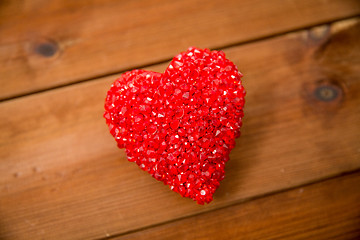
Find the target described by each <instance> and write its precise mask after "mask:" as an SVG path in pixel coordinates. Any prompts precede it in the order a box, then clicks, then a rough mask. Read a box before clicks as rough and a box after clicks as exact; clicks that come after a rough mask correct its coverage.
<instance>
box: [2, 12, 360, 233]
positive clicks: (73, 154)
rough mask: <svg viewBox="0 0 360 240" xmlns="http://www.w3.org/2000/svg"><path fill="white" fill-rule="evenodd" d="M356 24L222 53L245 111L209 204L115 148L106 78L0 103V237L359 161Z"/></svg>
mask: <svg viewBox="0 0 360 240" xmlns="http://www.w3.org/2000/svg"><path fill="white" fill-rule="evenodd" d="M359 29H360V28H359V21H358V19H351V20H346V21H341V22H338V23H336V24H333V25H332V26H328V25H322V26H319V27H317V28H314V29H309V30H304V31H299V32H295V33H291V34H287V35H283V36H278V37H275V38H272V39H266V40H263V41H258V42H253V43H250V44H246V45H239V46H234V47H231V48H227V49H225V50H224V51H225V53H226V54H227V56H228V58H230V59H231V60H233V61H234V62H235V64H236V65H238V66H239V68H240V70H241V71H242V72H243V73H244V74H245V78H244V85H245V87H246V89H247V91H248V95H247V98H246V100H247V105H246V111H245V114H246V117H245V119H244V127H243V131H242V132H243V135H242V137H241V138H240V139H239V140H238V141H237V147H236V148H235V149H234V150H233V151H232V153H231V161H229V163H228V165H227V175H226V179H225V180H224V181H223V182H222V184H221V187H220V188H219V190H218V191H217V193H216V194H215V200H214V202H213V203H211V204H209V205H207V206H198V205H196V204H195V203H194V202H193V201H191V200H189V199H184V198H181V197H180V196H179V195H178V194H176V193H173V192H171V191H170V190H169V189H168V187H167V186H164V185H162V184H161V183H159V182H157V181H156V180H154V179H152V178H151V177H150V176H149V175H148V174H147V173H145V172H143V171H140V170H139V169H138V167H137V166H136V165H135V164H132V163H129V162H127V160H126V158H125V154H124V151H123V150H119V149H117V148H116V144H115V142H114V140H113V139H112V137H111V136H110V134H109V133H108V130H107V127H106V125H105V121H104V120H103V119H102V112H103V100H104V97H105V93H106V90H107V89H108V87H109V86H110V84H111V82H112V81H113V80H114V79H115V77H116V76H108V77H104V78H101V79H97V80H94V81H89V82H85V83H80V84H75V85H71V86H68V87H63V88H59V89H54V90H51V91H46V92H43V93H38V94H33V95H30V96H26V97H21V98H17V99H13V100H9V101H5V102H2V103H1V104H0V113H1V119H2V120H1V123H0V173H1V174H0V236H1V238H4V239H56V238H57V239H89V238H102V237H107V236H113V235H119V234H125V233H127V232H129V231H136V230H137V229H142V228H144V227H149V226H153V225H156V224H162V223H165V222H168V221H172V220H174V219H178V218H183V217H187V216H191V215H194V214H198V213H202V212H209V211H212V210H214V209H218V208H222V207H225V206H229V205H232V204H235V203H239V202H242V201H244V200H247V199H251V198H254V197H257V196H261V195H264V194H270V193H272V192H275V191H283V190H286V189H288V188H293V187H296V186H302V185H304V184H307V183H311V182H315V181H320V180H322V179H326V178H329V177H334V176H338V175H340V174H344V173H346V172H349V171H356V170H359V169H360V143H359V141H358V140H359V137H360V125H359V124H358V123H359V122H360V109H359V105H360V96H359V94H358V92H359V91H360V79H359V76H360V51H359V50H360V44H359V41H358V39H359V37H360V31H359ZM165 68H166V64H160V65H154V66H148V67H147V69H151V70H156V71H163V70H164V69H165ZM351 179H358V178H357V177H356V178H352V177H351ZM334 181H335V180H334ZM349 181H350V180H349ZM350 182H351V181H350ZM339 184H340V183H339ZM339 186H340V185H339ZM306 188H307V187H305V188H304V191H307V190H306ZM324 191H328V190H324ZM348 191H350V189H349V190H348ZM284 196H285V197H286V196H288V195H287V193H286V194H285V195H284ZM351 196H355V195H351ZM351 196H349V197H350V198H351ZM309 198H311V196H309ZM319 201H320V200H319ZM319 204H320V202H319ZM338 206H344V205H341V203H339V205H338ZM325 207H326V206H325ZM274 208H275V207H274ZM279 211H280V209H279ZM240 217H241V216H240ZM357 220H358V219H348V220H347V221H350V222H351V221H357ZM279 221H281V219H279ZM309 221H310V220H309ZM352 223H354V222H352ZM267 230H268V231H270V230H271V229H267Z"/></svg>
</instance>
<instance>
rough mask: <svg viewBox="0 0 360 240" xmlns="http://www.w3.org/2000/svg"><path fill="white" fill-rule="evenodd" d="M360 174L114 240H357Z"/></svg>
mask: <svg viewBox="0 0 360 240" xmlns="http://www.w3.org/2000/svg"><path fill="white" fill-rule="evenodd" d="M359 184H360V173H357V174H352V175H348V176H344V177H340V178H336V179H331V180H328V181H324V182H321V183H318V184H313V185H310V186H306V187H300V188H297V189H294V190H291V191H287V192H283V193H279V194H276V195H272V196H267V197H263V198H260V199H256V200H253V201H250V202H247V203H244V204H237V205H235V206H231V207H227V208H224V209H220V210H215V211H212V212H209V213H204V214H200V215H198V216H194V217H190V218H186V219H182V220H179V221H175V222H172V223H169V224H164V225H161V226H156V227H153V228H150V229H146V230H142V231H139V232H136V233H133V234H129V235H126V236H119V237H117V238H114V239H118V240H120V239H122V240H126V239H139V240H141V239H198V240H205V239H207V240H211V239H216V240H222V239H224V240H225V239H294V240H295V239H296V240H300V239H304V240H305V239H317V240H322V239H324V240H328V239H342V240H344V239H359V238H360V227H359V226H360V191H358V186H359Z"/></svg>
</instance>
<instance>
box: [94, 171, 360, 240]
mask: <svg viewBox="0 0 360 240" xmlns="http://www.w3.org/2000/svg"><path fill="white" fill-rule="evenodd" d="M356 173H360V168H357V169H355V170H352V171H348V172H343V173H340V174H335V175H333V176H329V177H325V178H321V179H317V180H315V181H312V182H308V183H304V184H300V185H297V186H291V187H289V188H284V189H281V190H276V191H273V192H269V193H265V194H260V195H257V196H254V197H249V198H246V199H242V200H240V201H236V202H234V203H231V204H229V205H226V206H222V207H219V208H214V209H210V210H208V211H205V212H199V213H195V214H192V215H188V216H184V217H180V218H175V219H171V220H170V221H166V222H162V223H158V224H153V225H149V226H144V227H141V228H138V229H134V230H131V231H127V232H123V233H119V234H113V235H110V236H106V237H104V238H97V239H96V240H105V239H117V238H119V237H124V236H127V235H130V234H134V233H138V232H141V231H144V230H148V229H151V228H156V227H160V226H164V225H167V224H170V223H175V222H178V221H181V220H185V219H190V218H192V217H196V216H204V215H206V214H209V213H211V212H216V211H220V210H222V209H228V208H231V207H234V206H238V205H242V204H245V203H249V202H251V201H254V200H258V199H265V198H270V197H272V196H274V195H279V194H282V193H286V192H290V191H293V190H295V189H299V188H305V187H309V186H314V185H317V184H319V183H323V182H327V181H330V180H335V179H337V178H341V177H345V176H350V175H355V174H356Z"/></svg>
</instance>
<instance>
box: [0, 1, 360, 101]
mask: <svg viewBox="0 0 360 240" xmlns="http://www.w3.org/2000/svg"><path fill="white" fill-rule="evenodd" d="M359 13H360V4H359V2H358V1H357V0H332V1H322V0H317V1H314V0H290V1H283V0H273V1H267V0H255V1H254V0H244V1H236V0H231V1H221V0H216V1H211V2H209V1H205V0H197V1H190V0H188V1H166V0H141V1H116V0H106V1H103V0H93V1H70V2H67V3H65V2H64V1H62V0H53V1H48V0H36V1H34V0H25V1H1V5H0V19H1V23H0V36H1V37H0V66H1V67H0V76H1V88H0V99H4V98H11V97H13V96H18V95H22V94H27V93H31V92H34V91H39V90H43V89H48V88H51V87H56V86H61V85H64V84H69V83H73V82H77V81H80V80H84V79H90V78H94V77H96V76H103V75H106V74H110V73H115V72H119V71H123V70H124V69H129V68H133V67H136V66H143V65H147V64H151V63H154V62H159V61H164V60H166V59H170V58H171V57H173V56H174V55H175V54H177V53H178V52H180V51H184V50H185V49H187V47H189V46H194V45H195V46H198V47H207V48H219V47H223V46H227V45H230V44H234V43H239V42H243V41H249V40H251V39H257V38H261V37H264V36H268V35H273V34H277V33H281V32H286V31H291V30H293V29H299V28H303V27H306V26H311V25H315V24H319V23H324V22H328V21H334V20H336V19H341V18H346V17H350V16H355V15H357V14H359ZM209 39H211V41H209Z"/></svg>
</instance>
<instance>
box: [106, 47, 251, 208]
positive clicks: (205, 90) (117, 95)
mask: <svg viewBox="0 0 360 240" xmlns="http://www.w3.org/2000/svg"><path fill="white" fill-rule="evenodd" d="M241 77H242V74H241V73H240V72H239V71H238V70H237V68H236V66H235V65H234V64H233V63H232V62H231V61H230V60H228V59H226V58H225V54H224V53H223V52H221V51H210V50H208V49H204V50H202V49H197V48H189V49H188V50H187V51H186V52H183V53H181V54H179V55H178V56H176V57H175V58H174V59H173V60H172V61H171V63H170V65H169V67H168V68H167V69H166V71H165V73H164V74H161V73H156V72H150V71H143V70H133V71H130V72H126V73H124V74H123V75H121V77H120V78H118V79H117V80H116V81H115V82H114V83H113V84H112V86H111V88H110V90H109V91H108V93H107V96H106V101H105V113H104V117H105V119H106V123H107V124H108V126H109V129H110V133H111V134H112V135H113V136H114V138H115V140H116V141H117V143H118V147H119V148H126V153H127V157H128V160H129V161H130V162H136V163H137V164H138V165H139V166H140V168H141V169H143V170H145V171H147V172H148V173H150V174H151V175H152V176H153V177H154V178H155V179H157V180H159V181H162V182H164V184H167V185H169V186H170V188H171V190H173V191H175V192H178V193H180V194H181V195H182V196H184V197H189V198H192V199H194V200H196V201H197V202H198V203H199V204H204V202H206V203H209V202H211V201H212V199H213V194H214V192H215V190H216V189H217V188H218V187H219V185H220V181H221V180H223V179H224V174H225V171H224V168H225V163H226V162H227V161H228V160H229V153H230V151H231V149H232V148H234V146H235V138H237V137H239V136H240V127H241V125H242V122H241V120H242V117H243V115H244V114H243V106H244V96H245V90H244V88H243V86H242V85H241Z"/></svg>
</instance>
